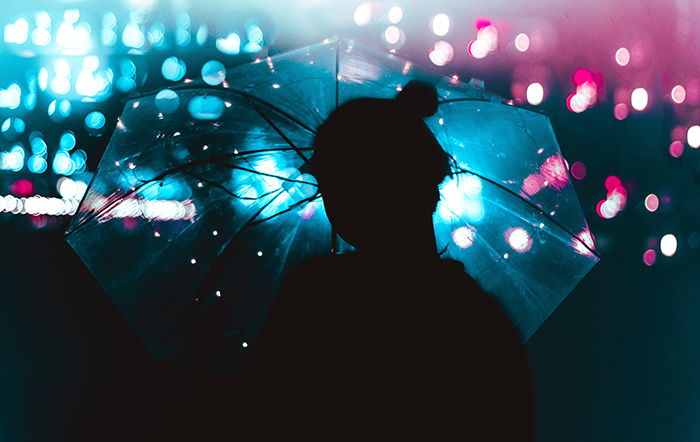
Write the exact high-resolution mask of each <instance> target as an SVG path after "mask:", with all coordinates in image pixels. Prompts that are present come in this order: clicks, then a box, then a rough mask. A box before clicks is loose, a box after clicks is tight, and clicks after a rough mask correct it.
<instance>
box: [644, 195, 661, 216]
mask: <svg viewBox="0 0 700 442" xmlns="http://www.w3.org/2000/svg"><path fill="white" fill-rule="evenodd" d="M644 207H646V208H647V210H648V211H650V212H656V210H657V209H658V208H659V197H658V196H656V195H654V194H653V193H650V194H649V195H647V197H646V198H644Z"/></svg>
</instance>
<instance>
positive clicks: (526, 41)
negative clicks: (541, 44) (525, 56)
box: [515, 33, 530, 52]
mask: <svg viewBox="0 0 700 442" xmlns="http://www.w3.org/2000/svg"><path fill="white" fill-rule="evenodd" d="M515 49H517V50H518V51H520V52H525V51H527V50H528V49H530V37H529V36H528V35H527V34H525V33H520V34H518V35H516V36H515Z"/></svg>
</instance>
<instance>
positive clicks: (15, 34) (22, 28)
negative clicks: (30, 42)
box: [5, 18, 29, 45]
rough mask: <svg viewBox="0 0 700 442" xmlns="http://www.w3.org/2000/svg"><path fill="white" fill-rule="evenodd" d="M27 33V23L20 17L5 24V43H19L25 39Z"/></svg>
mask: <svg viewBox="0 0 700 442" xmlns="http://www.w3.org/2000/svg"><path fill="white" fill-rule="evenodd" d="M28 35H29V23H28V22H27V20H26V19H24V18H20V19H18V20H17V21H16V22H14V23H10V24H7V25H5V43H15V44H18V45H21V44H22V43H24V42H26V41H27V36H28Z"/></svg>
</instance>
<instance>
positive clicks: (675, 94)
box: [671, 84, 687, 104]
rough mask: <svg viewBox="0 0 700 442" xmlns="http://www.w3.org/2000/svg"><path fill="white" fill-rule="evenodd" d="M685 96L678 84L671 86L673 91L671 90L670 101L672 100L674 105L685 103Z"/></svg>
mask: <svg viewBox="0 0 700 442" xmlns="http://www.w3.org/2000/svg"><path fill="white" fill-rule="evenodd" d="M686 95H687V94H686V91H685V88H684V87H683V86H681V85H680V84H677V85H676V86H673V89H671V100H673V102H674V103H677V104H681V103H683V102H684V101H685V97H686Z"/></svg>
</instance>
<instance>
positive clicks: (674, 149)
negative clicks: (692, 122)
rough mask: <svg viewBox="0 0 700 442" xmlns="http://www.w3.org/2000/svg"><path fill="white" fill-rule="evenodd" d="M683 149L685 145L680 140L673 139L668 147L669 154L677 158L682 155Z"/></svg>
mask: <svg viewBox="0 0 700 442" xmlns="http://www.w3.org/2000/svg"><path fill="white" fill-rule="evenodd" d="M684 150H685V146H684V145H683V143H682V142H680V141H674V142H672V143H671V145H670V146H669V147H668V152H669V153H670V154H671V156H672V157H673V158H679V157H680V156H681V155H683V151H684Z"/></svg>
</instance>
